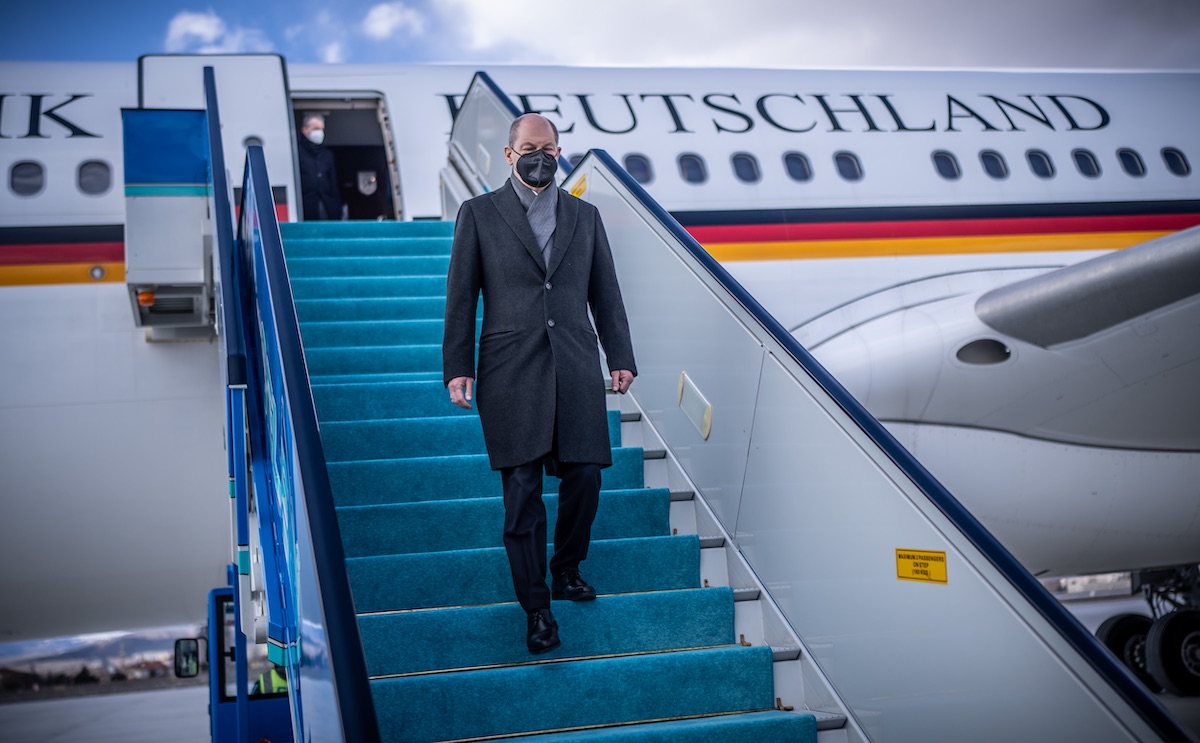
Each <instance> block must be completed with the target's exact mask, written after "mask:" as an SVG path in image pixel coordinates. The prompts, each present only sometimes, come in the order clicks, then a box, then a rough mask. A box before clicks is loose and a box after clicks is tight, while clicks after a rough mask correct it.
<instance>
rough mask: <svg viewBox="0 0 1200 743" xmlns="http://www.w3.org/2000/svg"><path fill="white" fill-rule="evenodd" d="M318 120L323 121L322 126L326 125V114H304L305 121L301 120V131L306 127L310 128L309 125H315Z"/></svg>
mask: <svg viewBox="0 0 1200 743" xmlns="http://www.w3.org/2000/svg"><path fill="white" fill-rule="evenodd" d="M317 119H320V120H321V123H322V124H324V123H325V114H319V113H306V114H304V119H303V120H301V122H300V128H301V129H303V128H304V127H306V126H308V125H309V124H311V123H313V122H314V121H316V120H317Z"/></svg>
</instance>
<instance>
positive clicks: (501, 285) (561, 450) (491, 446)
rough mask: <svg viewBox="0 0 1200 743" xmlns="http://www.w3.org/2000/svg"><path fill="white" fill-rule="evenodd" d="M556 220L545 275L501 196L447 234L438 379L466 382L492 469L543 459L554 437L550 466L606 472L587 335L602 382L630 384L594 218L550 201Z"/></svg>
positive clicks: (516, 206) (477, 206)
mask: <svg viewBox="0 0 1200 743" xmlns="http://www.w3.org/2000/svg"><path fill="white" fill-rule="evenodd" d="M556 218H557V224H556V227H555V232H554V239H553V244H552V247H551V251H550V265H549V267H547V266H546V265H545V264H544V263H543V261H542V253H541V251H540V250H539V249H538V247H537V241H536V240H535V238H534V236H533V230H531V229H530V227H529V221H528V219H527V218H526V216H525V209H524V208H523V207H522V206H521V202H520V199H519V198H518V197H517V194H516V192H515V191H514V190H513V188H512V185H511V184H508V183H506V184H505V185H504V186H503V187H502V188H499V189H497V190H495V191H493V192H492V193H488V194H484V195H483V196H479V197H477V198H474V199H471V200H470V201H467V202H465V203H464V204H463V205H462V207H461V208H460V209H459V212H458V221H457V223H456V224H455V226H454V247H453V251H452V253H451V257H450V270H449V273H448V275H447V277H446V326H445V337H444V339H443V344H442V362H443V369H442V371H443V375H444V377H445V382H446V383H447V384H449V382H450V380H451V379H453V378H455V377H474V378H475V380H476V385H475V400H476V403H477V404H478V407H479V418H480V421H481V422H482V423H483V435H484V439H485V441H486V443H487V449H488V456H489V458H490V460H491V465H492V468H493V469H500V468H501V467H513V466H516V465H519V464H525V463H526V462H531V461H533V460H534V459H536V458H538V457H539V456H541V455H543V454H547V453H549V452H550V449H551V445H552V444H553V442H554V433H555V427H556V426H557V429H558V451H557V459H558V461H561V462H594V463H597V464H600V465H603V466H608V465H610V464H612V451H611V448H610V443H609V438H608V424H607V417H606V413H605V403H604V394H605V380H604V373H603V370H602V369H601V367H600V356H599V350H598V347H597V343H596V342H597V338H596V331H598V332H599V336H600V337H599V340H600V342H601V343H603V344H604V351H605V353H606V355H607V356H608V367H609V370H610V371H615V370H617V369H628V370H629V371H631V372H634V373H635V374H636V373H637V368H636V366H635V365H634V360H633V345H632V343H631V342H630V339H629V322H628V320H627V319H626V317H625V305H624V303H623V302H622V300H621V290H620V287H619V286H618V285H617V275H616V271H615V270H614V268H613V262H612V253H611V252H610V250H609V247H608V238H607V237H606V236H605V234H604V225H603V224H601V222H600V213H599V212H598V211H597V210H596V207H594V206H592V205H591V204H588V203H587V202H584V201H580V200H579V199H577V198H575V197H574V196H572V195H570V194H569V193H567V192H566V191H559V194H558V211H557V212H556ZM481 291H482V294H483V329H482V333H481V335H480V338H479V365H478V372H477V371H476V365H475V315H476V309H477V306H478V301H479V296H480V292H481ZM589 307H590V309H591V311H592V315H593V316H594V317H595V320H596V331H593V329H592V323H591V322H590V321H589V319H588V309H589Z"/></svg>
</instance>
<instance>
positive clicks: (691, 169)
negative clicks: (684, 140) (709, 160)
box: [679, 152, 708, 183]
mask: <svg viewBox="0 0 1200 743" xmlns="http://www.w3.org/2000/svg"><path fill="white" fill-rule="evenodd" d="M679 175H681V176H683V179H684V180H685V181H687V182H688V183H704V182H705V181H707V180H708V168H706V167H705V166H704V158H702V157H700V156H699V155H695V154H692V153H690V152H688V153H684V154H682V155H680V156H679Z"/></svg>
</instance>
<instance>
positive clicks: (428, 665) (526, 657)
mask: <svg viewBox="0 0 1200 743" xmlns="http://www.w3.org/2000/svg"><path fill="white" fill-rule="evenodd" d="M552 608H553V611H554V618H555V620H556V621H557V622H558V624H559V635H560V637H561V638H562V642H563V644H562V645H561V646H559V647H558V648H556V649H555V650H552V651H550V652H549V653H545V654H544V655H538V656H531V655H530V654H529V651H528V650H526V649H525V629H526V624H525V612H524V611H523V610H522V609H521V607H520V606H519V605H517V604H515V603H507V604H493V605H490V606H469V607H455V608H447V609H431V610H427V611H406V612H394V613H388V614H372V615H367V616H363V617H360V618H359V622H358V624H359V632H360V633H361V635H362V640H363V647H364V648H365V649H366V660H367V672H368V673H369V674H370V675H371V676H372V677H373V678H378V677H383V676H393V675H402V674H412V673H420V672H425V671H435V670H445V669H462V668H474V667H480V666H500V665H524V664H531V663H543V662H547V661H561V660H564V659H570V658H586V657H597V656H613V655H627V654H633V653H645V652H651V651H661V650H677V649H683V648H706V647H714V646H720V645H730V644H732V642H733V596H732V594H731V593H730V591H729V589H727V588H690V589H685V590H679V591H656V592H648V593H634V594H616V595H611V596H600V597H599V598H597V599H596V600H595V601H588V602H578V603H576V602H572V601H555V602H553V607H552ZM448 635H450V636H453V637H456V638H469V639H466V640H465V641H462V642H445V641H444V638H445V637H447V636H448Z"/></svg>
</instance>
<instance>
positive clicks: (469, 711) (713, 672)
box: [371, 647, 775, 742]
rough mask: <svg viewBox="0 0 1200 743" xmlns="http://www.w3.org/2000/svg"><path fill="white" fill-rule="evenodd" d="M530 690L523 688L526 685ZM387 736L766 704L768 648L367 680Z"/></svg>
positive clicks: (413, 737) (518, 728)
mask: <svg viewBox="0 0 1200 743" xmlns="http://www.w3.org/2000/svg"><path fill="white" fill-rule="evenodd" d="M524 690H527V691H524ZM371 693H372V695H373V696H374V698H375V708H376V711H377V713H378V716H379V727H380V731H381V733H382V735H383V739H384V740H385V741H389V742H393V741H431V740H446V739H448V738H449V739H453V738H463V737H475V736H486V735H501V734H505V733H521V732H524V733H530V732H534V731H540V730H562V729H571V728H580V727H588V726H594V725H613V724H618V723H624V722H640V721H646V720H669V719H672V718H677V717H692V716H698V715H711V714H717V713H722V712H735V711H752V710H754V711H757V710H762V711H765V710H769V709H772V708H773V707H774V704H775V697H774V693H773V681H772V676H771V654H770V649H769V648H743V647H730V648H715V649H710V650H685V651H679V652H667V653H658V654H652V655H636V656H624V657H617V658H600V659H595V660H587V661H578V662H573V663H545V664H536V665H526V666H515V667H510V668H498V669H489V670H485V671H462V672H457V673H441V674H429V675H424V676H408V677H403V678H394V679H382V680H378V681H372V682H371Z"/></svg>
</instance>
